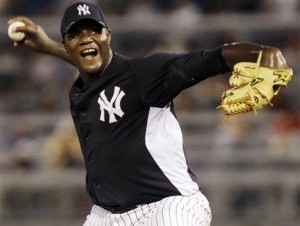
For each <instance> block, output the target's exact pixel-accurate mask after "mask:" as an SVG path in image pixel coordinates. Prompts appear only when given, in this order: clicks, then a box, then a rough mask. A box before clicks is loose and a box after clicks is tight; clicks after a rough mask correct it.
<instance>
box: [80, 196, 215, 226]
mask: <svg viewBox="0 0 300 226" xmlns="http://www.w3.org/2000/svg"><path fill="white" fill-rule="evenodd" d="M210 222H211V210H210V207H209V203H208V201H207V199H206V197H205V196H204V195H203V194H202V193H201V192H200V191H199V192H197V193H196V194H194V195H191V196H171V197H167V198H164V199H162V200H160V201H158V202H154V203H150V204H145V205H139V206H137V208H135V209H133V210H130V211H128V212H125V213H122V214H113V213H111V212H109V211H107V210H105V209H103V208H102V207H99V206H96V205H94V206H93V208H92V211H91V213H90V214H89V215H88V216H87V220H86V222H85V223H84V225H83V226H209V225H210Z"/></svg>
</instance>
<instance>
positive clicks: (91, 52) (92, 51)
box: [80, 48, 98, 59]
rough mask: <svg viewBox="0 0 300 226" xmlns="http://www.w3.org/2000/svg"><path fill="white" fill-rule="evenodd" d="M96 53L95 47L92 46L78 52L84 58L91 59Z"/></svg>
mask: <svg viewBox="0 0 300 226" xmlns="http://www.w3.org/2000/svg"><path fill="white" fill-rule="evenodd" d="M97 54H98V51H97V50H96V49H93V48H90V49H85V50H83V51H81V52H80V55H81V56H82V57H83V58H84V59H93V58H94V57H95V56H96V55H97Z"/></svg>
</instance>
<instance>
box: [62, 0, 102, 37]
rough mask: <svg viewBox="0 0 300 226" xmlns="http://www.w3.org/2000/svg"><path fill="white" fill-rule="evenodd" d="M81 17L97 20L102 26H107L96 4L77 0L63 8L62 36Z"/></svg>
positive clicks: (81, 18)
mask: <svg viewBox="0 0 300 226" xmlns="http://www.w3.org/2000/svg"><path fill="white" fill-rule="evenodd" d="M83 19H90V20H93V21H96V22H98V23H99V25H100V26H102V27H107V23H106V20H105V18H104V15H103V13H102V12H101V9H100V8H99V7H98V6H97V5H95V4H92V3H89V2H77V3H75V4H73V5H70V6H68V7H67V8H66V10H65V13H64V15H63V18H62V20H61V26H60V33H61V36H62V38H64V36H65V34H66V33H67V32H68V31H69V30H70V29H71V27H72V26H73V25H74V24H75V23H77V22H79V21H81V20H83Z"/></svg>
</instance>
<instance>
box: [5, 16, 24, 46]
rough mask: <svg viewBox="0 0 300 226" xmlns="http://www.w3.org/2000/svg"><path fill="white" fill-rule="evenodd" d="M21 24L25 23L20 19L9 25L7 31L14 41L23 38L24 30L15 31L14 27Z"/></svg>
mask: <svg viewBox="0 0 300 226" xmlns="http://www.w3.org/2000/svg"><path fill="white" fill-rule="evenodd" d="M22 26H25V23H23V22H22V21H15V22H13V23H11V24H10V25H9V27H8V31H7V33H8V36H9V37H10V39H11V40H13V41H14V42H20V41H22V40H23V39H24V38H25V33H24V32H15V29H16V28H17V27H22Z"/></svg>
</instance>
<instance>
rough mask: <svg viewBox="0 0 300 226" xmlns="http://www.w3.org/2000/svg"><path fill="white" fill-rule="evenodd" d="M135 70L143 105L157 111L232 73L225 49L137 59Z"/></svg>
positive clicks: (133, 63)
mask: <svg viewBox="0 0 300 226" xmlns="http://www.w3.org/2000/svg"><path fill="white" fill-rule="evenodd" d="M132 67H133V70H134V73H135V76H136V80H137V86H138V87H137V88H138V91H139V92H140V94H141V97H142V99H143V101H144V102H145V103H146V104H149V105H150V106H153V107H163V106H165V105H166V104H167V103H169V102H170V101H171V100H172V99H174V98H175V97H176V96H177V95H178V94H179V93H180V92H181V91H182V90H183V89H186V88H188V87H191V86H193V85H195V84H197V83H199V82H200V81H202V80H204V79H206V78H208V77H211V76H214V75H218V74H221V73H225V72H228V71H229V70H230V69H229V68H228V67H227V65H226V63H225V61H224V59H223V57H222V54H221V48H216V49H213V50H198V51H194V52H191V53H186V54H153V55H150V56H147V57H144V58H138V59H134V60H133V61H132Z"/></svg>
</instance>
